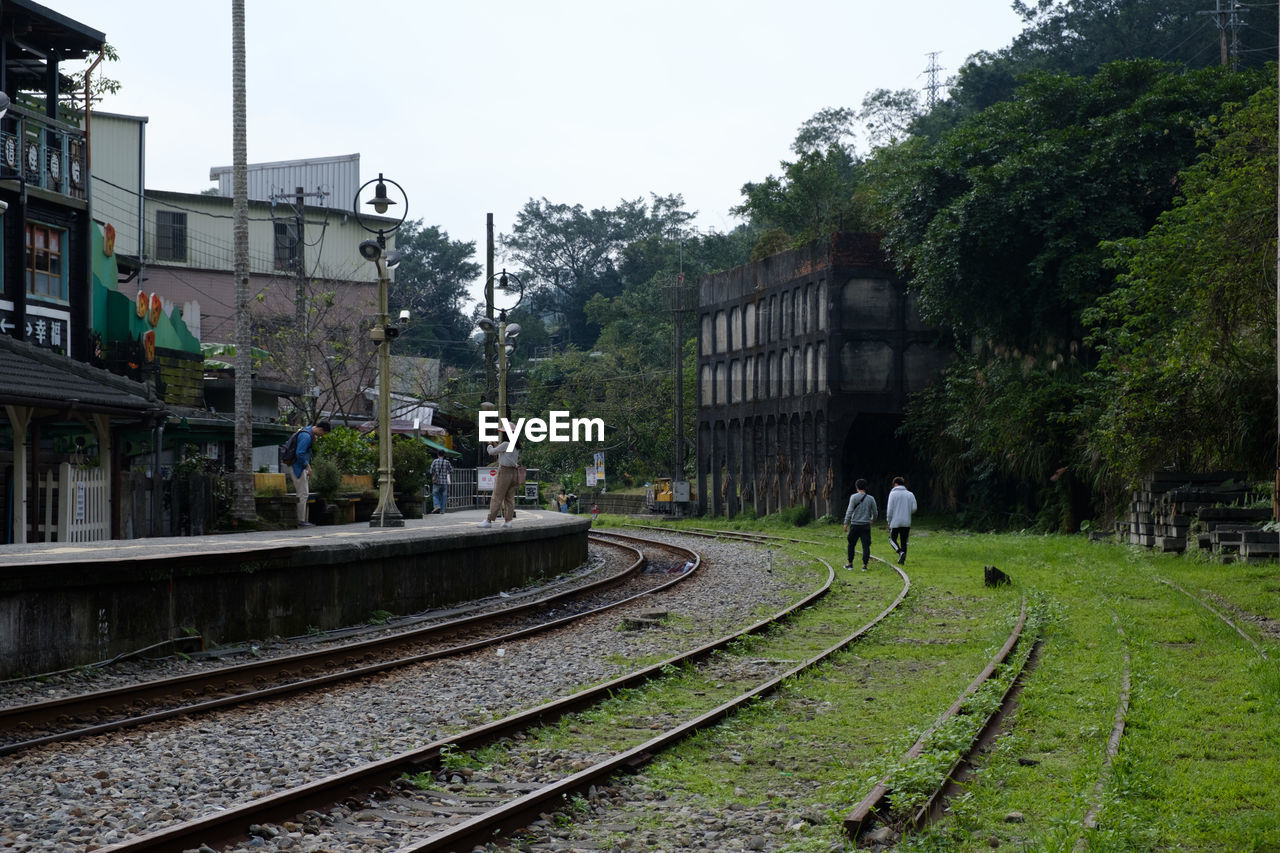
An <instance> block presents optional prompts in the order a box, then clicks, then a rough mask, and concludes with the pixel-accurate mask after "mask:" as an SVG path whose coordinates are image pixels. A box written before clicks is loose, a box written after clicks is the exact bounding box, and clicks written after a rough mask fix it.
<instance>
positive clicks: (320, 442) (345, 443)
mask: <svg viewBox="0 0 1280 853" xmlns="http://www.w3.org/2000/svg"><path fill="white" fill-rule="evenodd" d="M317 457H323V458H325V459H328V460H331V461H332V462H333V464H335V465H337V466H338V471H339V472H340V473H342V474H372V473H373V472H374V471H377V470H378V446H377V444H375V443H374V441H373V440H372V439H371V438H370V437H369V436H367V435H365V434H363V433H361V432H360V431H359V430H356V429H352V428H351V427H347V426H336V427H334V428H333V432H331V433H329V434H328V435H322V436H320V438H318V439H316V446H315V453H313V454H312V458H313V459H315V458H317ZM314 470H315V466H314V464H313V465H312V471H314Z"/></svg>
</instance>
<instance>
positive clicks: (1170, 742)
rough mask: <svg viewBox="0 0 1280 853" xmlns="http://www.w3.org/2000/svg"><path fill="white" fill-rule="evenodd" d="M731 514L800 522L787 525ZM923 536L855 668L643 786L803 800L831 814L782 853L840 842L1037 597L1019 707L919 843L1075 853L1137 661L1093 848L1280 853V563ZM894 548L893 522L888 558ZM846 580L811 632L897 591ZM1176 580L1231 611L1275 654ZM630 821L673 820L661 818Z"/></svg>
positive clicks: (672, 756)
mask: <svg viewBox="0 0 1280 853" xmlns="http://www.w3.org/2000/svg"><path fill="white" fill-rule="evenodd" d="M690 524H691V525H696V526H700V527H709V526H717V525H716V524H715V522H708V521H706V520H697V521H694V522H690ZM718 526H732V527H734V528H737V529H756V530H765V531H768V532H778V531H780V530H781V528H778V527H777V525H776V523H774V522H771V521H766V522H755V523H752V522H734V523H733V524H732V525H724V524H723V523H721V524H720V525H718ZM912 534H913V535H912V540H911V543H912V548H911V557H910V560H909V563H908V565H907V566H906V569H907V570H908V572H909V573H910V575H911V578H912V584H913V586H912V592H911V596H910V597H909V598H908V600H907V602H905V603H904V607H903V608H902V609H901V612H899V613H897V614H895V615H894V616H893V617H891V619H890V620H889V621H888V623H886V624H885V625H884V626H883V627H881V628H878V629H876V630H875V631H874V632H873V633H872V635H871V636H869V637H868V638H866V639H865V640H864V641H862V642H860V643H859V644H857V645H855V646H854V647H853V648H851V649H850V650H849V651H847V652H845V653H843V654H841V655H840V656H839V657H838V658H837V660H835V661H833V662H832V663H830V664H828V665H825V666H823V667H821V668H820V669H819V670H818V671H816V672H814V673H812V674H810V675H806V676H803V677H800V678H797V679H794V680H793V683H791V684H789V685H788V688H787V689H786V690H785V691H783V692H782V693H780V694H778V695H777V696H775V697H773V698H771V699H769V700H766V701H762V702H759V703H757V704H756V705H755V706H753V707H752V708H750V709H749V710H748V711H746V712H745V713H743V714H739V715H737V716H736V717H734V718H733V719H732V720H730V721H728V722H726V724H724V725H722V726H720V727H718V728H717V729H715V730H714V731H712V732H708V733H706V734H704V735H701V736H699V737H696V738H694V739H692V740H691V741H689V742H687V743H686V744H684V745H683V746H681V747H680V748H678V749H677V750H675V751H673V752H672V753H668V754H667V755H666V756H664V757H662V758H660V759H659V760H658V761H656V762H655V763H654V764H653V765H651V766H650V767H649V768H648V769H647V770H646V771H645V772H644V773H643V774H642V776H641V777H640V778H639V779H638V780H637V782H636V784H638V785H641V786H642V787H644V788H646V789H652V790H653V791H655V792H661V795H662V796H664V797H669V798H672V799H680V800H688V801H690V802H691V803H694V804H696V807H697V808H700V809H707V810H711V811H720V810H724V809H728V808H731V807H732V806H731V804H733V803H740V804H749V803H756V804H759V803H768V802H778V803H785V807H786V808H787V809H789V810H792V811H794V812H796V813H804V814H807V815H809V816H810V821H811V822H812V824H813V825H812V826H811V827H809V828H808V829H807V830H806V831H804V832H801V833H798V834H797V835H796V837H795V838H794V840H793V841H792V842H790V843H789V844H788V845H787V846H786V847H785V848H784V849H786V850H791V851H807V850H828V849H830V848H831V846H832V845H838V844H839V841H840V821H841V820H842V819H843V817H844V815H845V814H846V813H847V812H848V810H849V809H850V808H851V807H852V806H853V805H854V804H855V803H856V802H857V801H858V800H860V799H861V797H862V796H863V794H865V793H866V791H867V790H869V788H870V786H871V784H873V783H874V782H875V781H876V780H877V779H878V778H879V776H880V774H882V773H885V772H888V771H890V770H894V769H895V765H896V762H897V761H898V759H899V757H900V756H901V755H902V753H903V752H904V751H905V749H906V747H908V746H909V745H910V744H911V743H912V742H913V741H914V740H915V738H916V737H917V736H918V735H919V733H920V732H922V731H923V730H925V729H926V728H927V727H928V726H929V725H930V724H931V723H932V722H933V721H934V719H935V718H936V716H937V714H938V713H939V712H940V711H941V710H942V709H944V708H945V707H946V706H947V705H949V704H950V703H951V702H952V701H953V700H954V699H955V697H956V696H957V695H958V694H959V692H960V691H961V690H962V689H963V688H964V687H965V686H966V685H967V684H968V682H969V680H971V679H972V677H973V675H975V674H976V673H977V671H978V670H980V669H981V668H982V666H983V665H984V664H985V663H986V661H987V660H989V659H990V657H991V655H992V653H993V652H994V651H995V649H996V648H998V646H999V645H1000V644H1001V643H1002V642H1003V639H1004V637H1005V636H1006V635H1007V633H1008V630H1009V626H1010V625H1011V624H1012V621H1013V619H1014V617H1015V616H1016V608H1017V601H1018V600H1019V598H1020V597H1021V595H1022V594H1027V595H1028V597H1029V598H1031V599H1033V600H1034V601H1035V602H1036V603H1037V608H1038V612H1039V615H1038V617H1037V618H1038V619H1039V622H1040V625H1041V628H1042V631H1043V639H1044V645H1043V648H1042V651H1041V655H1040V659H1039V664H1038V666H1037V668H1036V669H1035V671H1034V672H1033V673H1031V675H1030V677H1029V679H1028V680H1027V683H1026V685H1025V688H1024V691H1023V693H1022V695H1021V699H1020V706H1019V709H1018V711H1017V714H1016V715H1015V717H1014V718H1013V720H1012V721H1011V723H1009V726H1010V727H1009V728H1008V730H1007V731H1006V733H1005V734H1004V735H1003V736H1002V737H1001V738H1000V739H999V740H998V741H997V743H996V745H995V746H994V748H993V749H992V750H991V752H990V753H989V754H988V755H987V756H985V758H984V760H983V762H982V763H981V765H980V767H979V768H978V771H977V773H976V774H975V775H974V776H973V777H972V778H971V779H970V780H969V783H968V785H967V791H966V793H965V794H964V795H963V796H961V797H960V798H958V799H957V800H955V801H953V803H952V806H951V809H950V812H949V814H948V816H947V817H946V818H945V819H944V820H943V821H941V822H940V823H938V824H936V825H934V826H933V827H931V828H929V829H927V830H926V831H924V832H922V833H919V834H916V835H909V836H907V837H906V838H905V839H904V841H903V842H902V843H901V844H900V849H903V850H922V851H923V850H948V851H950V850H990V849H992V847H993V846H996V845H998V846H999V847H1000V848H1004V849H1010V848H1012V849H1016V850H1071V849H1073V848H1074V847H1075V845H1076V843H1077V841H1078V840H1080V839H1081V838H1082V837H1084V836H1085V834H1086V833H1085V830H1084V829H1083V828H1082V827H1081V821H1082V820H1083V817H1084V815H1085V813H1086V811H1087V810H1088V809H1089V807H1090V805H1092V803H1093V801H1094V786H1095V784H1096V782H1097V780H1098V778H1099V775H1100V773H1101V772H1102V767H1103V761H1104V757H1105V750H1106V742H1107V738H1108V737H1109V736H1110V734H1111V730H1112V726H1113V721H1114V717H1115V713H1116V708H1117V704H1118V702H1119V698H1120V693H1121V683H1122V677H1123V673H1124V671H1125V668H1126V664H1125V655H1126V653H1127V654H1128V656H1129V662H1128V670H1129V675H1130V679H1131V690H1130V706H1129V713H1128V720H1127V728H1126V731H1125V735H1124V738H1123V739H1122V741H1121V743H1120V748H1119V754H1118V756H1117V758H1116V762H1115V765H1114V768H1113V772H1112V774H1111V776H1110V779H1109V781H1108V783H1107V785H1106V786H1105V788H1104V790H1103V792H1102V797H1101V811H1100V815H1099V825H1098V827H1097V829H1095V830H1092V831H1091V832H1089V833H1088V837H1087V841H1088V844H1089V849H1091V850H1117V851H1120V850H1124V851H1130V850H1189V851H1217V850H1259V851H1260V850H1280V814H1278V813H1277V809H1276V805H1275V804H1276V802H1277V800H1276V795H1275V791H1277V790H1280V761H1277V760H1276V756H1277V755H1280V666H1278V665H1277V659H1280V645H1278V644H1277V642H1276V641H1275V640H1274V639H1273V638H1271V637H1268V636H1267V635H1266V634H1265V633H1264V629H1265V628H1266V627H1267V626H1268V625H1269V624H1270V623H1268V622H1267V621H1266V620H1280V595H1277V593H1278V592H1280V578H1278V573H1277V569H1276V566H1275V564H1274V563H1272V564H1268V565H1244V564H1225V565H1224V564H1221V563H1216V562H1210V561H1208V560H1206V559H1204V558H1203V557H1198V556H1178V555H1164V554H1155V553H1151V552H1148V551H1145V550H1140V549H1136V548H1132V547H1129V546H1121V545H1111V544H1099V543H1090V542H1088V541H1087V540H1086V539H1085V538H1084V537H1063V536H1040V535H1025V534H1022V535H1020V534H1010V535H972V534H966V533H960V532H953V531H947V530H942V529H928V528H927V527H923V526H922V527H921V528H918V529H914V530H913V531H912ZM793 535H797V536H799V537H803V538H806V539H815V540H819V541H822V542H823V543H825V544H824V545H823V546H822V547H820V548H815V547H814V546H786V550H787V551H788V553H791V554H793V555H794V554H795V553H796V552H798V550H799V549H801V548H806V549H808V550H813V551H816V552H817V553H820V554H822V556H825V557H826V558H827V559H828V560H831V561H833V562H834V561H836V560H839V561H840V562H841V563H842V562H843V554H844V540H843V537H842V534H841V531H840V528H839V527H838V526H834V525H829V524H822V523H813V524H810V525H807V526H805V527H803V528H799V529H796V530H794V533H793ZM885 539H886V536H885V532H884V531H883V530H880V529H877V530H876V531H875V534H874V537H873V542H872V553H882V552H884V551H888V546H887V542H886V541H885ZM992 564H995V565H998V566H999V567H1000V568H1001V569H1002V570H1004V571H1005V572H1007V573H1008V574H1009V575H1011V576H1012V578H1013V587H1012V588H1004V589H999V590H988V589H986V588H985V587H983V586H982V580H981V577H982V576H981V570H982V566H984V565H992ZM841 575H842V577H841V578H840V583H839V584H838V587H837V589H836V590H835V591H833V593H832V595H831V596H829V597H828V600H827V601H824V602H823V603H822V604H821V605H820V606H819V607H817V608H815V609H814V610H812V611H810V612H809V613H807V614H805V615H803V616H801V617H799V618H798V620H797V624H798V625H806V624H808V625H811V626H812V625H816V624H819V623H830V625H831V627H832V628H833V629H835V628H839V627H843V626H845V625H847V624H848V623H849V622H851V621H853V620H848V619H846V618H845V614H846V612H847V611H849V610H851V609H852V608H861V610H862V611H865V612H874V611H875V610H877V609H878V607H880V606H883V603H884V602H887V601H888V600H889V599H891V598H892V595H893V593H892V592H890V588H895V589H896V587H895V584H894V583H893V579H894V578H895V577H896V576H894V575H891V574H890V573H889V572H887V571H885V570H883V568H882V569H881V570H879V571H873V572H870V573H868V574H866V575H863V574H862V573H860V572H855V573H852V576H851V575H850V573H844V572H841ZM1160 579H1166V580H1169V581H1172V582H1174V583H1177V584H1178V585H1179V586H1181V587H1182V588H1183V589H1185V590H1187V591H1188V592H1190V593H1192V594H1194V595H1197V596H1200V597H1202V598H1204V599H1205V600H1206V601H1208V602H1209V603H1210V604H1212V605H1213V606H1214V607H1215V609H1217V610H1218V611H1219V612H1221V613H1223V614H1224V615H1226V616H1228V617H1230V618H1232V620H1233V621H1235V622H1236V623H1237V624H1240V625H1241V626H1242V627H1243V628H1244V629H1245V630H1246V632H1247V633H1249V634H1250V635H1251V636H1254V637H1255V638H1257V639H1258V640H1259V642H1260V643H1262V645H1263V648H1264V649H1266V650H1268V651H1269V654H1270V658H1271V659H1270V660H1264V659H1263V658H1262V656H1261V655H1260V654H1259V653H1258V652H1257V651H1255V650H1254V649H1253V647H1252V646H1250V645H1249V644H1248V643H1246V642H1245V641H1244V640H1243V639H1241V638H1240V637H1239V636H1238V635H1237V634H1236V632H1235V631H1234V630H1232V629H1231V628H1230V627H1229V626H1227V625H1225V624H1224V623H1223V622H1222V621H1221V620H1220V619H1218V617H1216V616H1214V615H1213V614H1212V613H1210V612H1209V611H1208V610H1207V609H1205V607H1203V606H1202V605H1201V604H1199V603H1197V602H1196V601H1193V600H1192V599H1190V598H1188V597H1187V596H1185V595H1183V594H1182V593H1180V592H1178V591H1177V590H1176V589H1174V588H1172V587H1171V586H1169V585H1168V584H1164V583H1160V582H1159V581H1160ZM790 634H791V632H787V635H788V636H789V635H790ZM757 642H758V643H764V644H768V643H770V642H773V640H772V638H762V639H761V640H759V641H757ZM783 642H784V643H785V642H787V641H783ZM799 651H800V650H799V649H791V650H789V651H788V650H787V649H785V648H779V649H776V650H775V652H774V653H777V654H791V653H797V654H798V653H799ZM751 653H752V654H756V655H763V654H765V653H766V648H765V647H762V646H760V645H755V646H753V647H752V649H751ZM669 688H671V689H674V685H663V686H660V687H655V688H653V689H655V690H665V689H669ZM647 698H648V699H650V700H652V699H654V698H655V696H654V695H650V696H648V697H647ZM948 736H949V733H948V732H945V731H944V732H940V733H939V743H938V749H937V750H936V752H934V753H932V754H931V755H929V756H928V757H926V758H924V759H923V760H922V761H920V762H917V763H916V764H914V765H913V766H912V767H909V768H896V769H898V770H899V771H900V778H901V779H902V780H903V781H901V782H899V783H898V787H899V788H900V789H901V791H902V796H903V797H904V799H908V798H909V797H910V795H911V794H912V793H913V792H914V791H916V790H917V789H923V788H924V787H927V784H928V782H929V780H930V778H931V776H936V775H937V773H938V769H937V768H938V767H940V766H943V765H945V764H947V763H948V762H947V760H946V759H947V749H948V747H952V746H955V743H946V742H945V741H946V740H947V737H948ZM963 739H964V737H963V734H961V735H960V736H959V737H951V740H953V741H955V740H961V741H962V740H963ZM663 811H665V810H663ZM1015 812H1016V813H1018V815H1020V820H1019V821H1017V822H1015V821H1013V820H1012V819H1011V816H1012V815H1013V813H1015ZM725 813H726V814H728V813H729V812H725ZM631 817H634V818H635V819H637V820H638V821H640V822H641V825H644V824H648V825H650V826H652V825H655V823H657V822H661V821H662V813H661V812H659V813H656V814H646V815H644V816H643V817H641V816H636V815H633V816H631ZM729 822H730V823H732V821H729Z"/></svg>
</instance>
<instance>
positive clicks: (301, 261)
mask: <svg viewBox="0 0 1280 853" xmlns="http://www.w3.org/2000/svg"><path fill="white" fill-rule="evenodd" d="M328 195H329V194H328V193H326V192H324V191H323V190H316V191H315V192H307V191H306V190H304V189H303V188H302V187H294V190H293V199H292V200H290V198H289V196H286V195H283V194H279V195H277V194H274V193H273V194H272V196H271V203H272V204H277V203H282V204H288V205H289V206H290V207H292V208H293V234H292V235H291V237H292V245H291V247H290V248H291V249H292V251H291V253H290V254H291V257H290V258H289V262H290V263H291V264H292V265H293V271H294V273H295V277H296V279H297V283H296V285H295V289H294V297H293V326H294V332H295V333H296V334H297V335H298V340H299V341H300V342H301V347H302V359H301V362H300V364H301V370H302V381H303V382H304V383H306V384H307V387H308V388H310V387H311V386H310V380H311V343H312V341H311V334H310V332H311V330H310V328H309V327H310V325H311V312H310V305H309V301H310V300H309V299H308V298H307V264H306V257H305V248H306V245H307V241H306V233H307V232H306V226H307V211H306V207H305V205H306V200H307V199H309V198H314V199H319V200H321V201H323V200H324V199H325V197H326V196H328ZM307 414H308V416H311V415H316V414H318V412H308V413H307Z"/></svg>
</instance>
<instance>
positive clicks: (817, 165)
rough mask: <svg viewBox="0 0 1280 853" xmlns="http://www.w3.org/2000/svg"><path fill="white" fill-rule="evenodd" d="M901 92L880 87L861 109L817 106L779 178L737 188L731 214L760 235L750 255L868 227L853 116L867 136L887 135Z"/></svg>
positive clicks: (759, 255)
mask: <svg viewBox="0 0 1280 853" xmlns="http://www.w3.org/2000/svg"><path fill="white" fill-rule="evenodd" d="M900 97H904V96H903V95H902V93H891V92H887V91H885V90H879V91H878V92H876V93H873V94H872V95H871V96H868V99H867V100H866V101H864V102H863V106H864V110H863V112H862V113H855V112H854V111H853V110H851V109H848V108H844V107H841V108H836V109H824V110H820V111H819V112H818V113H816V114H815V115H814V116H813V117H811V118H809V119H807V120H806V121H805V122H804V123H803V124H802V125H801V126H800V129H799V131H797V133H796V138H795V141H794V142H792V144H791V150H792V151H793V152H795V153H796V155H797V156H796V159H795V160H793V161H786V160H784V161H782V163H781V166H782V174H781V176H775V175H770V176H768V177H767V178H765V179H764V180H763V181H752V182H749V183H746V184H743V186H742V197H743V201H742V204H740V205H738V206H737V207H735V208H733V213H734V214H736V215H737V216H741V217H744V218H745V219H746V220H747V222H748V223H749V224H750V226H751V228H752V230H754V231H757V232H759V234H760V236H759V238H758V240H757V242H756V245H755V248H754V249H753V250H752V253H751V260H753V261H754V260H759V259H761V258H764V257H767V256H769V255H772V254H775V253H777V252H781V251H785V250H787V249H791V248H795V247H797V246H801V245H804V244H805V243H808V242H809V241H811V240H816V239H819V238H822V237H826V236H828V235H830V234H831V233H832V232H834V231H844V230H848V231H862V230H866V229H867V228H868V227H869V224H870V222H869V220H868V218H867V208H866V204H865V200H864V198H863V197H862V184H863V177H864V172H863V161H862V160H861V159H860V158H859V157H858V156H857V151H856V149H855V146H854V143H853V139H854V136H855V134H856V127H855V124H854V122H855V120H856V119H857V118H859V117H862V118H864V119H868V120H870V122H871V125H870V126H869V128H868V135H869V136H871V137H872V138H873V140H875V141H880V140H883V139H887V138H888V137H889V136H891V135H892V133H893V130H892V128H894V127H896V126H897V120H896V119H895V118H891V116H894V115H897V114H896V113H895V109H896V108H897V107H900V106H901V105H902V104H901V103H900V101H899V98H900Z"/></svg>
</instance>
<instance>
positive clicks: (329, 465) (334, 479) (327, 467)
mask: <svg viewBox="0 0 1280 853" xmlns="http://www.w3.org/2000/svg"><path fill="white" fill-rule="evenodd" d="M309 485H310V486H311V490H312V491H313V492H315V493H316V494H317V495H319V496H320V497H322V498H324V499H325V500H326V501H331V500H333V499H334V498H336V497H337V496H338V489H340V488H341V487H342V472H341V471H339V470H338V466H337V465H335V464H334V463H333V460H331V459H325V458H323V457H319V456H316V457H312V459H311V480H310V483H309Z"/></svg>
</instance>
